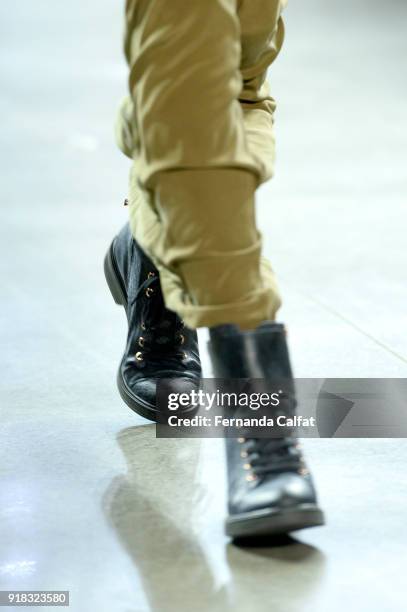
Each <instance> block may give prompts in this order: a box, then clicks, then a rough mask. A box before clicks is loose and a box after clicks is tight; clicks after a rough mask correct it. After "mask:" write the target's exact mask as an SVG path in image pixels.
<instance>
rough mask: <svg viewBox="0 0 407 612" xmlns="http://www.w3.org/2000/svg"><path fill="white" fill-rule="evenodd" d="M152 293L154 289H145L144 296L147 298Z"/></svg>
mask: <svg viewBox="0 0 407 612" xmlns="http://www.w3.org/2000/svg"><path fill="white" fill-rule="evenodd" d="M153 293H154V289H152V287H147V289H146V296H147V297H148V298H149V297H151V296H152V295H153Z"/></svg>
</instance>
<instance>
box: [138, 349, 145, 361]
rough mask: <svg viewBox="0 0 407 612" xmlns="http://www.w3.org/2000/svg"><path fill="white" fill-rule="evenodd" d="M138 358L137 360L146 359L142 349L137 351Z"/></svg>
mask: <svg viewBox="0 0 407 612" xmlns="http://www.w3.org/2000/svg"><path fill="white" fill-rule="evenodd" d="M136 360H137V361H144V357H143V353H142V352H141V351H138V352H137V353H136Z"/></svg>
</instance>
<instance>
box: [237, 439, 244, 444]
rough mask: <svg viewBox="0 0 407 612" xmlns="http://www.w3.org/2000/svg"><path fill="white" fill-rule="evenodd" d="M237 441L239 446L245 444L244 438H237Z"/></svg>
mask: <svg viewBox="0 0 407 612" xmlns="http://www.w3.org/2000/svg"><path fill="white" fill-rule="evenodd" d="M237 441H238V442H239V444H243V443H244V442H246V438H238V439H237Z"/></svg>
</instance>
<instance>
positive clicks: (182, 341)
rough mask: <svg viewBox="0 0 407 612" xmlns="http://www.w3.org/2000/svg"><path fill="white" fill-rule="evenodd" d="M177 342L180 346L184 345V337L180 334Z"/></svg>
mask: <svg viewBox="0 0 407 612" xmlns="http://www.w3.org/2000/svg"><path fill="white" fill-rule="evenodd" d="M178 340H179V343H180V344H184V343H185V336H184V335H183V334H180V335H179V336H178Z"/></svg>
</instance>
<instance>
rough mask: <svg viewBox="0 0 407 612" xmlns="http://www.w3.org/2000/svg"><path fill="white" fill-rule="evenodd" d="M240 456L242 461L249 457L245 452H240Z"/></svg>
mask: <svg viewBox="0 0 407 612" xmlns="http://www.w3.org/2000/svg"><path fill="white" fill-rule="evenodd" d="M240 456H241V458H242V459H246V458H247V457H248V456H249V453H248V452H247V451H242V452H241V453H240Z"/></svg>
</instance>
